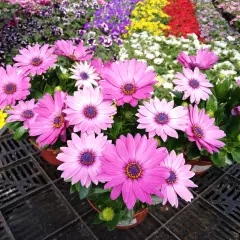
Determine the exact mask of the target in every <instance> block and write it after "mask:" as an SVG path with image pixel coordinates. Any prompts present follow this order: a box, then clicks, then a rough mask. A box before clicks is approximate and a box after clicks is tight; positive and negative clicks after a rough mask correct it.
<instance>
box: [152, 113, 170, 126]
mask: <svg viewBox="0 0 240 240" xmlns="http://www.w3.org/2000/svg"><path fill="white" fill-rule="evenodd" d="M155 120H156V122H157V123H159V124H166V123H167V122H168V120H169V118H168V115H167V114H165V113H159V114H158V115H157V116H156V117H155Z"/></svg>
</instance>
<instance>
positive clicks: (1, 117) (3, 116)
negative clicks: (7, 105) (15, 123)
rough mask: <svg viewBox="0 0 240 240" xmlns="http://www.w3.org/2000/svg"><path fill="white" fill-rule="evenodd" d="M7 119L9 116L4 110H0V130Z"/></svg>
mask: <svg viewBox="0 0 240 240" xmlns="http://www.w3.org/2000/svg"><path fill="white" fill-rule="evenodd" d="M6 118H7V114H6V113H5V112H4V111H3V110H0V129H1V128H2V127H3V126H4V125H5V124H6Z"/></svg>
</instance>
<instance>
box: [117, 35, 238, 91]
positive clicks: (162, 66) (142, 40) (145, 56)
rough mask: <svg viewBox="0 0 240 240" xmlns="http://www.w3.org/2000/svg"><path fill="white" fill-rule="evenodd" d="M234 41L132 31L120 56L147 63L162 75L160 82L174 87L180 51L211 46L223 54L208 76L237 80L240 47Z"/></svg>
mask: <svg viewBox="0 0 240 240" xmlns="http://www.w3.org/2000/svg"><path fill="white" fill-rule="evenodd" d="M231 42H232V38H229V39H228V41H215V42H211V43H208V44H204V43H203V42H201V41H199V40H198V37H197V35H195V34H189V35H188V38H187V39H186V38H183V37H181V38H177V37H175V36H169V37H164V36H152V35H150V34H149V33H148V32H141V33H134V34H132V36H131V38H130V39H128V40H125V41H124V44H123V47H122V48H121V50H120V53H119V58H120V59H121V60H126V59H128V58H136V59H139V60H141V61H145V62H147V63H148V65H150V66H153V67H154V69H155V71H156V72H157V73H158V75H159V76H160V77H161V83H160V80H159V84H158V85H161V86H163V87H164V88H168V89H169V88H170V89H173V84H172V80H173V79H174V78H175V75H176V73H177V72H180V71H181V69H182V65H181V64H179V63H178V61H177V56H178V55H179V53H180V52H181V51H184V52H185V53H186V54H189V55H195V54H196V52H197V50H198V49H200V48H204V49H205V48H210V49H211V50H213V51H214V52H215V53H216V54H217V55H218V56H219V61H218V63H217V64H216V65H215V66H214V68H213V69H211V70H209V71H207V75H208V74H211V75H215V76H216V78H215V79H217V78H219V79H218V80H217V81H222V80H223V79H224V76H225V77H229V76H230V77H232V78H233V79H236V80H237V79H239V77H238V76H239V75H240V47H239V46H236V45H235V46H233V45H232V43H231ZM220 78H221V79H220Z"/></svg>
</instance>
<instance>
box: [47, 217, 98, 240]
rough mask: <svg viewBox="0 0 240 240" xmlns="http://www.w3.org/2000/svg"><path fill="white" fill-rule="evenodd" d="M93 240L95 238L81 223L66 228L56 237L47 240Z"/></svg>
mask: <svg viewBox="0 0 240 240" xmlns="http://www.w3.org/2000/svg"><path fill="white" fill-rule="evenodd" d="M81 239H83V240H93V239H94V238H93V236H91V234H90V233H89V232H88V230H87V229H86V227H85V226H84V225H83V223H81V222H80V221H78V222H76V223H73V224H71V225H70V226H68V227H67V228H64V229H63V230H61V231H60V232H58V233H57V234H55V235H54V236H51V237H48V238H47V239H46V240H81Z"/></svg>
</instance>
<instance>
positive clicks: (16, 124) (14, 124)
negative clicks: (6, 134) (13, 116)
mask: <svg viewBox="0 0 240 240" xmlns="http://www.w3.org/2000/svg"><path fill="white" fill-rule="evenodd" d="M21 125H22V124H21V122H12V123H10V122H9V123H7V124H6V125H5V126H6V128H8V129H11V130H16V129H17V128H19V127H20V126H21Z"/></svg>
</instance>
